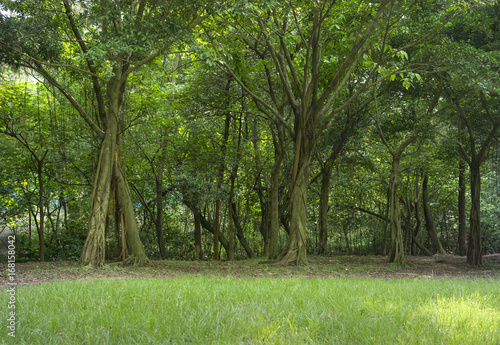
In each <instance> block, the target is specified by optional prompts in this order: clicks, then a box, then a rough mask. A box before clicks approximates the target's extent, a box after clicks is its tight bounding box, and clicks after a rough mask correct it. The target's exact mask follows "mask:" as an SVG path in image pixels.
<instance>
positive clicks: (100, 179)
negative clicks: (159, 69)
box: [80, 67, 149, 266]
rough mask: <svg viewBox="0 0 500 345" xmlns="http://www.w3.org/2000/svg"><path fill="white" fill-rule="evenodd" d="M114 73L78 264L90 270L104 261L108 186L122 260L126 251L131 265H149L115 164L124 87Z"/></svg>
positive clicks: (125, 184) (124, 183) (123, 180)
mask: <svg viewBox="0 0 500 345" xmlns="http://www.w3.org/2000/svg"><path fill="white" fill-rule="evenodd" d="M114 73H115V75H114V77H112V78H111V79H110V81H109V82H108V85H107V96H108V103H109V104H108V113H107V116H106V121H107V126H106V132H105V134H104V140H103V142H102V145H101V152H100V155H99V163H98V165H97V172H96V176H95V180H94V188H93V192H92V205H91V209H90V216H89V222H88V234H87V239H86V241H85V244H84V246H83V250H82V255H81V257H80V262H82V263H89V264H91V265H93V266H102V265H103V264H104V261H105V258H106V253H105V251H106V246H105V242H106V241H105V235H106V218H107V216H108V214H109V212H111V211H112V206H113V205H110V195H111V193H110V192H111V185H112V183H114V186H115V193H116V194H115V196H116V198H115V199H116V201H117V202H116V204H115V205H114V206H115V207H116V209H117V210H118V217H117V222H115V223H116V224H115V226H119V227H120V229H121V238H122V239H125V240H126V246H124V247H123V248H122V249H123V251H124V252H122V253H123V256H124V257H125V256H126V255H127V252H128V249H130V253H131V254H132V255H134V257H135V264H139V265H141V264H145V263H147V262H148V261H149V260H148V258H147V256H146V253H145V251H144V247H143V245H142V242H141V240H140V237H139V227H138V226H137V221H136V219H135V215H134V208H133V204H132V197H131V195H130V189H129V186H128V182H127V179H126V176H125V173H124V172H123V170H122V168H121V166H120V161H119V149H118V142H119V135H120V134H119V130H118V127H119V114H120V103H121V99H122V96H123V92H124V83H123V82H120V78H119V76H120V75H121V70H120V68H118V67H115V68H114ZM110 206H111V207H110Z"/></svg>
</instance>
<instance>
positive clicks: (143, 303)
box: [0, 276, 500, 345]
mask: <svg viewBox="0 0 500 345" xmlns="http://www.w3.org/2000/svg"><path fill="white" fill-rule="evenodd" d="M7 303H8V294H7V293H5V291H1V296H0V306H1V307H0V319H1V320H2V327H1V329H0V332H2V333H3V334H0V343H2V344H11V343H12V344H14V343H15V344H87V345H91V344H499V343H500V280H498V279H459V278H454V279H436V280H422V279H418V280H409V279H405V280H378V279H360V278H338V279H319V278H314V279H303V278H280V279H266V278H259V279H248V278H238V279H235V278H221V277H209V276H208V277H207V276H199V277H176V278H171V279H134V280H119V279H94V280H89V281H58V282H54V283H49V284H44V285H39V286H28V287H17V291H16V318H17V319H16V321H17V329H16V338H15V341H14V339H12V338H11V337H8V336H7V330H6V324H7V322H6V319H7V318H8V316H7V311H8V309H7V308H4V306H7Z"/></svg>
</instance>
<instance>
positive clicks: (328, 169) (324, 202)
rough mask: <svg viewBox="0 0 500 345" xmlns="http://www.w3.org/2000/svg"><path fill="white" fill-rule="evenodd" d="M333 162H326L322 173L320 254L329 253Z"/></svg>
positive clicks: (318, 249)
mask: <svg viewBox="0 0 500 345" xmlns="http://www.w3.org/2000/svg"><path fill="white" fill-rule="evenodd" d="M332 168H333V160H332V161H331V162H330V161H328V162H326V164H325V167H324V168H323V170H322V171H321V190H320V196H319V215H318V222H319V225H318V226H319V239H318V246H317V248H316V250H317V252H318V254H320V255H324V254H326V253H327V242H328V202H329V200H330V176H331V174H332Z"/></svg>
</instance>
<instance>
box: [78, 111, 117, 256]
mask: <svg viewBox="0 0 500 345" xmlns="http://www.w3.org/2000/svg"><path fill="white" fill-rule="evenodd" d="M117 125H118V124H117V123H116V121H111V123H110V124H109V125H108V128H107V130H106V135H105V137H104V140H103V142H102V145H101V152H100V155H99V163H98V164H97V172H96V175H95V180H94V189H93V191H92V205H91V207H90V216H89V221H88V233H87V239H86V240H85V244H84V246H83V250H82V256H81V257H80V262H81V263H89V264H91V265H93V266H102V265H103V264H104V260H105V257H106V253H105V248H106V247H105V231H106V229H105V228H106V217H107V216H108V211H109V210H108V205H109V197H110V189H111V180H112V175H113V163H114V155H115V150H116V134H117Z"/></svg>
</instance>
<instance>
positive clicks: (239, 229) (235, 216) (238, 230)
mask: <svg viewBox="0 0 500 345" xmlns="http://www.w3.org/2000/svg"><path fill="white" fill-rule="evenodd" d="M232 208H233V221H234V225H235V226H236V236H237V237H238V240H239V241H240V243H241V245H242V246H243V248H244V249H245V251H246V253H247V255H248V258H249V259H251V258H253V257H254V256H255V255H254V253H253V250H252V248H251V247H250V245H249V244H248V242H247V240H246V239H245V234H244V233H243V228H242V227H241V223H240V219H239V217H238V213H237V212H236V204H234V203H233V206H232Z"/></svg>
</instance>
